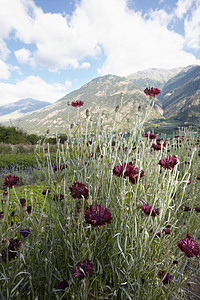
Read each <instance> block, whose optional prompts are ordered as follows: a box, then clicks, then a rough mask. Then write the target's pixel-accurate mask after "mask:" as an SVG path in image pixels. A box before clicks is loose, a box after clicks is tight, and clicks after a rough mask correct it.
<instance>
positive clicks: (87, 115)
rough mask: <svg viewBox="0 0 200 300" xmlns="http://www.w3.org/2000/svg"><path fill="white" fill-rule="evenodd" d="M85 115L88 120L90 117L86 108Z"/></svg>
mask: <svg viewBox="0 0 200 300" xmlns="http://www.w3.org/2000/svg"><path fill="white" fill-rule="evenodd" d="M85 114H86V117H87V118H89V116H90V111H89V109H88V108H87V109H86V111H85Z"/></svg>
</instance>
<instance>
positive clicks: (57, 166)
mask: <svg viewBox="0 0 200 300" xmlns="http://www.w3.org/2000/svg"><path fill="white" fill-rule="evenodd" d="M66 168H67V164H63V165H55V166H54V167H53V170H54V172H56V171H58V170H61V171H62V170H64V169H66Z"/></svg>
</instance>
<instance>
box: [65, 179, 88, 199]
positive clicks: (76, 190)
mask: <svg viewBox="0 0 200 300" xmlns="http://www.w3.org/2000/svg"><path fill="white" fill-rule="evenodd" d="M69 189H70V192H71V195H72V197H73V198H74V199H76V198H78V199H82V197H84V198H85V199H88V198H89V194H88V190H87V188H86V186H85V184H83V183H81V182H75V183H74V184H73V185H72V186H70V187H69Z"/></svg>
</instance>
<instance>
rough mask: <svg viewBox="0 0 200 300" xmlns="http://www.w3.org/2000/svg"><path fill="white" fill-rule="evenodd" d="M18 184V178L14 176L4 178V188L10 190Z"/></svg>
mask: <svg viewBox="0 0 200 300" xmlns="http://www.w3.org/2000/svg"><path fill="white" fill-rule="evenodd" d="M18 182H19V177H17V176H14V175H8V176H6V177H5V178H4V186H6V187H8V188H9V189H11V188H12V187H13V186H15V185H16V184H17V183H18Z"/></svg>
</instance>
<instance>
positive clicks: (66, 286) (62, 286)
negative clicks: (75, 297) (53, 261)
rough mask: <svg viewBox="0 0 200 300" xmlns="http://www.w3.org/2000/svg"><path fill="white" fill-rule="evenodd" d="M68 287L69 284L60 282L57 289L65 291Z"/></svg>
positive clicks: (64, 281)
mask: <svg viewBox="0 0 200 300" xmlns="http://www.w3.org/2000/svg"><path fill="white" fill-rule="evenodd" d="M68 287H69V284H68V282H67V281H66V280H63V281H61V282H60V283H59V286H58V288H59V289H61V290H65V289H66V288H68Z"/></svg>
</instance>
